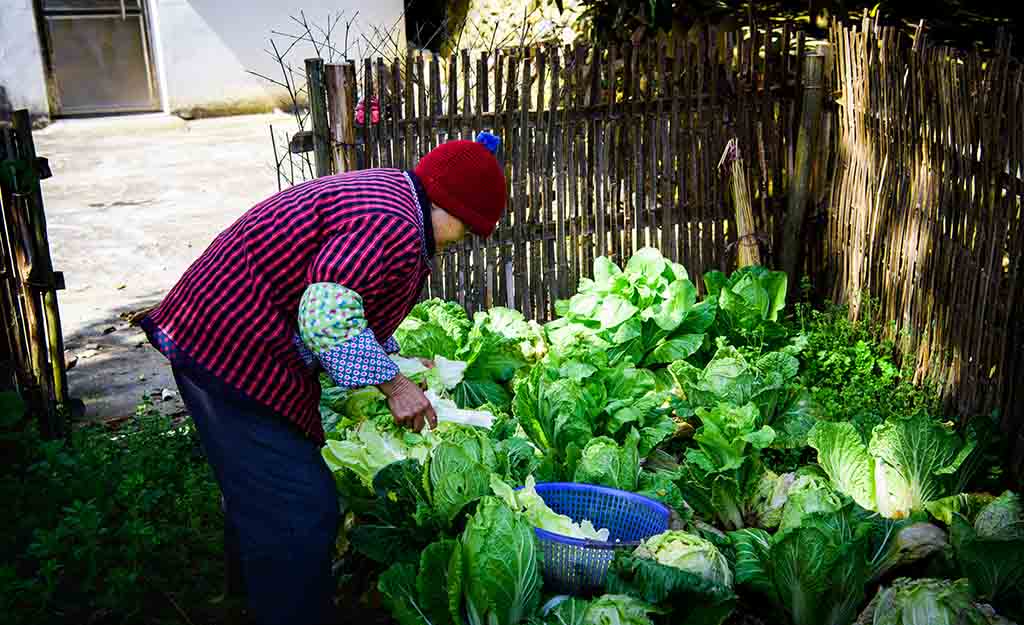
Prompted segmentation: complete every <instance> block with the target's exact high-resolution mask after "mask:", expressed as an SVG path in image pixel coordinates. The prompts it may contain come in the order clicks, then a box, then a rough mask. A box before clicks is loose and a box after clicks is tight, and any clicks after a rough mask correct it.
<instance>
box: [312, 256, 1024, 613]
mask: <svg viewBox="0 0 1024 625" xmlns="http://www.w3.org/2000/svg"><path fill="white" fill-rule="evenodd" d="M593 276H594V277H593V279H583V280H582V281H581V282H580V285H579V289H578V291H577V293H576V294H575V295H574V296H573V297H572V298H570V299H569V300H567V301H564V302H560V303H559V304H558V305H557V312H558V314H559V317H558V318H557V319H556V320H554V321H552V322H550V323H547V324H545V325H543V326H542V325H539V324H537V323H534V322H531V321H528V320H527V319H525V318H524V317H523V315H521V314H519V313H518V312H516V311H513V310H509V309H505V308H494V309H491V310H488V311H486V312H481V313H477V314H476V315H475V316H474V317H473V318H472V319H470V318H469V317H468V315H467V314H466V313H465V311H464V310H463V309H461V308H460V307H459V306H458V305H457V304H453V303H450V302H442V301H439V300H430V301H427V302H423V303H421V304H419V305H418V306H417V307H416V308H415V309H414V310H413V312H412V314H411V315H410V316H409V318H408V319H407V320H406V321H405V322H404V323H403V324H402V327H401V329H400V331H399V333H398V335H397V338H398V340H399V343H400V344H401V346H402V352H403V355H404V356H406V357H413V356H415V357H420V358H433V359H435V360H436V362H437V367H435V368H434V369H429V370H428V369H425V368H423V367H421V366H418V361H415V362H414V361H412V360H404V359H402V360H400V366H401V367H402V369H403V371H404V372H405V373H406V374H407V375H409V376H410V377H412V378H413V379H415V380H417V381H419V382H420V383H422V384H423V385H425V386H426V387H428V388H429V390H430V397H431V400H432V402H434V404H435V407H436V408H437V413H438V415H439V418H440V421H441V422H440V423H439V425H438V427H437V428H436V429H434V430H432V431H430V430H425V431H423V432H419V433H415V432H411V431H408V430H402V429H399V428H397V427H396V426H395V425H394V423H393V421H392V419H391V416H390V413H389V411H388V408H387V404H386V402H385V401H384V398H383V396H382V395H380V394H379V393H378V392H377V391H376V390H372V389H365V390H359V391H355V392H351V393H345V392H342V391H340V390H339V389H337V388H334V387H332V386H331V385H330V383H329V382H328V381H327V380H326V379H323V383H324V393H323V397H322V401H321V412H322V414H323V417H324V424H325V429H326V430H327V431H328V439H329V440H328V443H327V445H326V446H325V447H324V450H323V455H324V458H325V460H326V461H327V463H328V465H329V466H330V467H331V469H332V470H333V471H334V473H335V476H336V481H337V484H338V489H339V493H340V496H341V498H342V500H343V502H344V505H345V506H346V510H347V514H346V524H345V531H344V533H343V535H342V537H341V539H340V540H339V545H340V548H341V551H342V560H341V564H339V568H340V569H341V570H342V572H343V574H345V571H346V570H347V567H350V566H352V563H355V562H358V563H359V566H360V567H361V570H363V572H362V573H360V574H359V575H352V576H351V580H358V581H351V582H350V584H349V591H350V592H354V593H355V594H354V596H358V595H362V596H363V597H364V598H365V599H366V600H367V601H370V602H371V603H372V602H375V601H380V602H381V604H382V605H383V607H384V608H386V609H387V610H388V611H390V613H391V614H392V616H393V618H394V619H395V620H396V621H397V622H399V623H401V624H402V625H411V624H414V623H416V624H421V623H422V624H431V625H439V624H449V625H455V624H456V623H464V622H465V623H470V624H471V625H478V624H483V623H487V624H489V625H490V624H493V625H513V624H515V623H521V622H522V623H525V622H529V623H534V624H541V623H545V624H552V625H553V624H556V623H557V624H561V623H578V624H584V623H609V624H610V623H629V624H632V625H643V624H647V623H669V622H671V623H694V624H697V623H710V624H720V623H724V622H732V623H740V622H763V623H792V624H794V625H810V624H814V625H821V624H826V625H827V624H835V625H842V624H848V623H853V622H854V621H855V620H857V619H858V618H860V621H861V622H866V623H871V622H874V623H897V622H903V623H932V622H956V623H996V622H998V623H1007V622H1010V621H1009V620H1008V619H1011V618H1017V619H1020V618H1022V617H1024V613H1022V606H1024V594H1022V590H1021V588H1022V585H1024V512H1022V508H1021V502H1020V500H1019V498H1018V497H1017V496H1016V495H1015V494H1013V493H1012V492H1009V491H1005V492H1004V490H1005V487H1006V485H1005V484H1004V483H1003V479H1004V478H1003V477H1002V475H1001V473H1000V471H999V467H998V465H999V449H998V446H999V437H998V435H997V434H995V431H994V429H993V428H994V425H993V421H992V420H990V419H985V418H975V419H971V420H969V421H966V424H965V425H964V424H955V423H953V422H951V421H949V420H947V418H946V417H945V416H944V415H941V414H939V412H938V410H937V406H938V402H937V401H936V400H935V397H934V396H933V395H931V394H930V393H929V392H928V390H927V389H916V388H914V387H912V386H911V385H910V384H909V383H908V382H907V379H908V378H909V376H906V375H904V372H901V371H900V370H899V369H897V368H896V367H895V366H894V365H893V364H892V359H891V356H892V354H891V353H888V352H891V350H890V348H891V346H885V345H879V344H878V343H877V342H875V341H873V340H872V339H871V336H870V332H868V331H867V330H866V329H865V328H863V327H860V326H857V325H854V324H850V323H849V322H846V321H845V319H844V318H842V317H840V316H837V315H831V316H830V315H827V314H822V313H812V312H811V311H808V310H807V309H806V308H805V307H803V306H799V307H797V308H796V309H795V310H790V311H787V310H786V309H785V302H786V295H787V288H788V284H787V279H786V276H785V275H784V274H782V273H779V272H773V271H769V270H767V269H765V268H762V267H748V268H745V269H742V270H740V271H737V272H735V273H733V274H732V275H729V276H726V275H724V274H722V273H720V272H710V273H708V274H706V275H704V276H703V277H702V280H703V284H704V286H705V291H706V293H707V295H706V296H705V297H704V298H703V299H701V298H700V297H699V296H698V289H697V287H696V285H695V284H694V282H693V279H692V278H691V277H690V276H689V275H688V273H687V271H686V269H685V268H684V267H682V266H681V265H678V264H675V263H672V262H670V261H668V260H666V259H665V258H664V257H662V255H661V254H660V253H659V252H658V251H657V250H654V249H650V248H648V249H644V250H641V251H639V252H637V253H636V254H634V256H633V257H632V258H631V260H630V261H629V262H628V264H627V265H626V266H625V267H624V268H620V267H618V266H616V265H615V264H614V263H612V262H611V261H609V260H608V259H606V258H599V259H597V261H596V262H595V266H594V272H593ZM546 482H578V483H584V484H593V485H599V486H604V487H610V488H614V489H620V490H622V491H628V492H634V493H639V494H641V495H644V496H646V497H649V498H651V499H654V500H657V501H660V502H661V503H663V504H665V505H666V506H668V507H669V508H670V509H671V529H670V530H669V531H668V532H665V533H662V534H658V535H656V536H654V537H652V538H650V539H648V540H647V541H645V542H644V543H642V544H641V545H640V546H639V547H636V548H635V549H629V550H620V551H619V552H618V553H616V555H615V557H614V559H613V560H612V562H611V564H610V567H609V569H608V573H607V575H606V576H605V579H604V587H603V588H602V589H600V591H599V592H596V593H589V594H587V595H586V596H579V597H568V596H564V595H562V596H559V595H555V593H553V592H552V588H551V586H550V584H548V583H546V582H545V579H546V576H545V575H544V562H543V558H542V557H541V554H542V551H541V550H540V549H539V547H538V541H537V538H536V533H535V531H534V530H535V528H540V529H542V530H546V531H548V532H554V533H556V534H561V535H565V536H570V537H573V538H576V539H578V540H583V541H586V540H602V541H603V540H606V539H607V536H606V533H607V528H602V527H600V523H597V524H594V523H592V521H593V519H586V518H571V517H569V516H565V515H561V514H558V513H557V512H556V511H555V510H554V509H552V508H553V507H554V506H551V505H549V503H550V502H546V501H545V500H544V498H543V496H542V494H541V495H538V491H537V490H536V489H535V486H534V484H535V483H546ZM520 487H522V488H521V489H520V490H514V489H517V488H520ZM595 518H596V517H595ZM602 530H604V532H605V534H602ZM611 539H612V540H614V539H615V536H614V532H613V533H612V535H611ZM366 568H369V569H370V570H371V573H370V574H369V575H368V576H367V575H366V574H365V569H366ZM367 577H369V581H367V579H366V578H367ZM360 584H363V585H362V586H360ZM353 589H354V590H353ZM363 591H366V592H365V593H364V592H363ZM751 606H754V607H753V608H751ZM997 614H998V615H999V616H996V615H997Z"/></svg>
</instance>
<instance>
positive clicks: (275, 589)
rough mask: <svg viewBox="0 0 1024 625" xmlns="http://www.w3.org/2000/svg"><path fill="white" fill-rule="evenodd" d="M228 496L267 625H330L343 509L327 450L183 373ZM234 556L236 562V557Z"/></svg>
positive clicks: (234, 542) (256, 610) (229, 522)
mask: <svg viewBox="0 0 1024 625" xmlns="http://www.w3.org/2000/svg"><path fill="white" fill-rule="evenodd" d="M174 377H175V380H176V381H177V383H178V390H179V391H180V392H181V398H182V400H183V401H184V402H185V406H186V407H187V408H188V410H189V412H190V413H191V415H192V419H193V421H194V422H195V425H196V429H197V430H198V432H199V438H200V440H201V441H202V446H203V451H204V452H205V453H206V457H207V460H208V462H209V463H210V466H211V467H212V468H213V473H214V475H215V477H216V479H217V482H218V484H219V485H220V489H221V493H223V496H224V513H225V542H226V545H225V547H226V549H227V551H228V554H229V557H231V559H234V560H235V561H236V562H237V563H239V564H240V569H241V577H242V581H243V583H244V586H245V590H246V594H247V596H248V603H249V609H250V610H251V612H252V616H253V618H254V619H255V620H256V622H257V623H260V625H284V624H286V623H287V624H288V625H324V624H326V623H329V622H330V621H331V618H332V612H333V604H332V601H331V599H332V597H333V594H334V590H335V581H334V578H333V576H332V573H331V562H332V558H333V554H334V547H335V540H336V538H337V533H338V524H339V517H340V515H339V506H338V494H337V490H336V488H335V484H334V478H333V476H332V475H331V472H330V471H329V470H328V468H327V465H326V464H324V461H323V458H322V457H321V456H320V447H319V445H317V444H316V443H314V442H313V441H312V440H310V439H308V438H306V437H305V436H303V435H302V434H301V433H300V432H299V431H298V430H297V429H296V428H295V427H294V426H292V425H291V424H289V423H288V422H286V421H285V420H284V419H282V418H281V417H279V416H276V415H274V414H273V413H272V412H270V411H268V410H267V409H265V408H263V407H262V406H260V405H258V404H255V403H254V402H251V401H245V400H243V399H241V398H237V397H232V396H229V395H228V394H225V393H223V392H219V389H217V388H216V387H211V385H209V384H207V383H206V382H207V381H206V379H205V378H204V377H203V376H202V375H201V374H196V373H193V372H190V371H182V370H179V369H175V370H174ZM232 556H233V557H232Z"/></svg>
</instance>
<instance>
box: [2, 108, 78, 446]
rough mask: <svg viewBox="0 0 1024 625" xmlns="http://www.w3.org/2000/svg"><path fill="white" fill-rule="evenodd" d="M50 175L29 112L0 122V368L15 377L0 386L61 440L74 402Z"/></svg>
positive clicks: (45, 431)
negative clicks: (47, 184)
mask: <svg viewBox="0 0 1024 625" xmlns="http://www.w3.org/2000/svg"><path fill="white" fill-rule="evenodd" d="M49 176H50V168H49V165H48V164H47V161H46V159H45V158H39V157H37V156H36V151H35V144H34V142H33V139H32V124H31V121H30V119H29V114H28V111H26V110H20V111H15V112H14V115H13V123H12V124H10V125H2V124H0V208H2V219H0V320H2V322H3V329H2V332H3V339H2V341H0V344H5V346H6V347H7V348H8V350H9V351H7V352H6V353H5V354H0V361H3V362H2V363H0V370H3V371H4V372H5V374H6V373H10V374H11V377H12V378H13V379H12V380H7V379H4V380H2V381H0V388H7V387H8V386H9V385H10V386H14V387H16V388H17V389H18V390H19V392H20V394H21V396H22V397H23V398H24V399H25V402H26V404H27V406H28V409H29V414H30V415H31V416H33V417H34V418H36V419H38V420H39V425H40V434H41V435H42V436H43V437H45V438H58V437H61V436H64V435H66V434H67V429H66V427H65V423H64V415H65V411H64V408H65V407H67V405H68V401H69V400H68V395H67V374H66V371H65V366H64V339H63V335H62V332H61V326H60V313H59V310H58V306H57V291H59V290H61V289H63V288H64V284H63V282H64V278H63V275H62V274H61V273H60V272H55V271H54V270H53V264H52V261H51V259H50V244H49V241H48V238H47V231H46V216H45V214H44V211H43V198H42V190H41V187H40V184H39V181H40V180H41V179H45V178H47V177H49ZM11 382H13V384H10V383H11Z"/></svg>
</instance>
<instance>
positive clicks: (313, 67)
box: [306, 58, 331, 178]
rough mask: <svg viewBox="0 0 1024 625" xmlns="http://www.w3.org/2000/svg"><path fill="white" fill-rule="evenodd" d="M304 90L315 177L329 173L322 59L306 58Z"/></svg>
mask: <svg viewBox="0 0 1024 625" xmlns="http://www.w3.org/2000/svg"><path fill="white" fill-rule="evenodd" d="M306 90H307V91H308V92H309V117H310V120H311V121H312V123H313V160H314V161H315V163H316V177H317V178H320V177H321V176H328V175H330V173H331V145H330V138H329V137H330V135H329V133H328V128H327V90H326V89H324V60H323V59H320V58H316V59H306Z"/></svg>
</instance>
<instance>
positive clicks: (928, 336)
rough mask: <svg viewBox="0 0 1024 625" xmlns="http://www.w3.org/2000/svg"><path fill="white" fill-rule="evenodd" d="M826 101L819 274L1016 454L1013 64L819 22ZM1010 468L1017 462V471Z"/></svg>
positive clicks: (1023, 166) (1020, 157)
mask: <svg viewBox="0 0 1024 625" xmlns="http://www.w3.org/2000/svg"><path fill="white" fill-rule="evenodd" d="M831 45H832V46H833V49H834V52H835V54H834V55H833V58H834V60H835V64H834V76H835V85H834V88H835V92H836V94H837V98H836V107H835V110H834V112H833V113H832V117H833V120H834V124H835V127H836V133H835V141H834V145H833V150H832V156H833V162H832V173H831V193H830V197H829V199H828V210H827V212H826V218H827V221H826V225H825V231H824V236H823V238H822V239H823V240H822V254H821V257H820V259H819V260H820V266H819V267H818V269H820V270H821V272H822V274H821V276H820V278H819V282H821V283H822V284H826V285H829V286H830V288H831V289H832V292H831V295H832V297H833V298H834V299H835V300H836V301H839V302H846V303H849V304H850V307H851V314H852V315H854V316H858V315H860V314H861V311H862V308H863V304H864V299H863V298H864V297H870V298H872V299H873V300H875V301H877V303H878V305H879V307H880V308H879V310H878V313H879V317H880V318H881V319H884V320H886V321H889V322H891V325H890V327H889V330H888V331H889V332H890V333H891V336H892V337H893V338H896V339H899V340H900V341H901V342H902V346H903V353H904V354H906V357H908V358H911V359H913V360H912V361H911V362H913V363H915V364H916V376H915V377H916V380H917V381H926V380H927V381H930V382H933V383H935V384H937V385H938V386H939V388H940V389H941V391H942V392H943V395H944V396H945V397H946V398H947V399H948V400H949V402H950V404H951V407H952V408H954V409H955V410H957V411H958V412H959V413H960V414H962V415H965V418H966V417H967V416H970V415H978V414H988V413H991V412H992V411H994V410H999V411H1001V412H1002V420H1003V427H1004V431H1005V432H1007V433H1009V434H1014V433H1016V434H1015V436H1016V440H1015V441H1014V444H1015V445H1016V446H1017V452H1016V454H1015V456H1016V458H1017V462H1018V463H1019V462H1021V460H1024V429H1022V428H1021V425H1022V424H1024V415H1022V413H1021V408H1020V405H1021V403H1022V400H1024V325H1022V321H1021V319H1022V317H1024V298H1022V294H1021V290H1022V288H1024V285H1022V284H1021V252H1022V250H1024V223H1022V220H1021V202H1022V196H1024V178H1022V176H1024V66H1022V65H1021V64H1020V63H1018V62H1015V61H1014V60H1012V59H1011V58H1010V56H1009V54H1008V45H1007V46H1003V47H1002V48H1001V52H999V53H997V54H995V55H991V56H983V55H981V54H979V53H976V52H971V53H963V52H960V51H957V50H953V49H949V48H945V47H941V46H932V45H928V44H927V42H925V41H924V38H923V37H922V36H920V35H919V36H917V37H916V38H915V39H914V41H912V42H911V41H908V40H907V38H905V37H903V36H901V35H900V33H899V32H898V31H897V30H894V29H891V28H882V27H879V26H878V24H877V23H872V22H871V21H869V20H867V19H865V20H864V23H863V24H862V25H861V26H860V27H859V28H858V27H841V26H839V25H835V26H834V27H833V28H832V32H831ZM1020 468H1021V467H1019V466H1018V469H1020Z"/></svg>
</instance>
